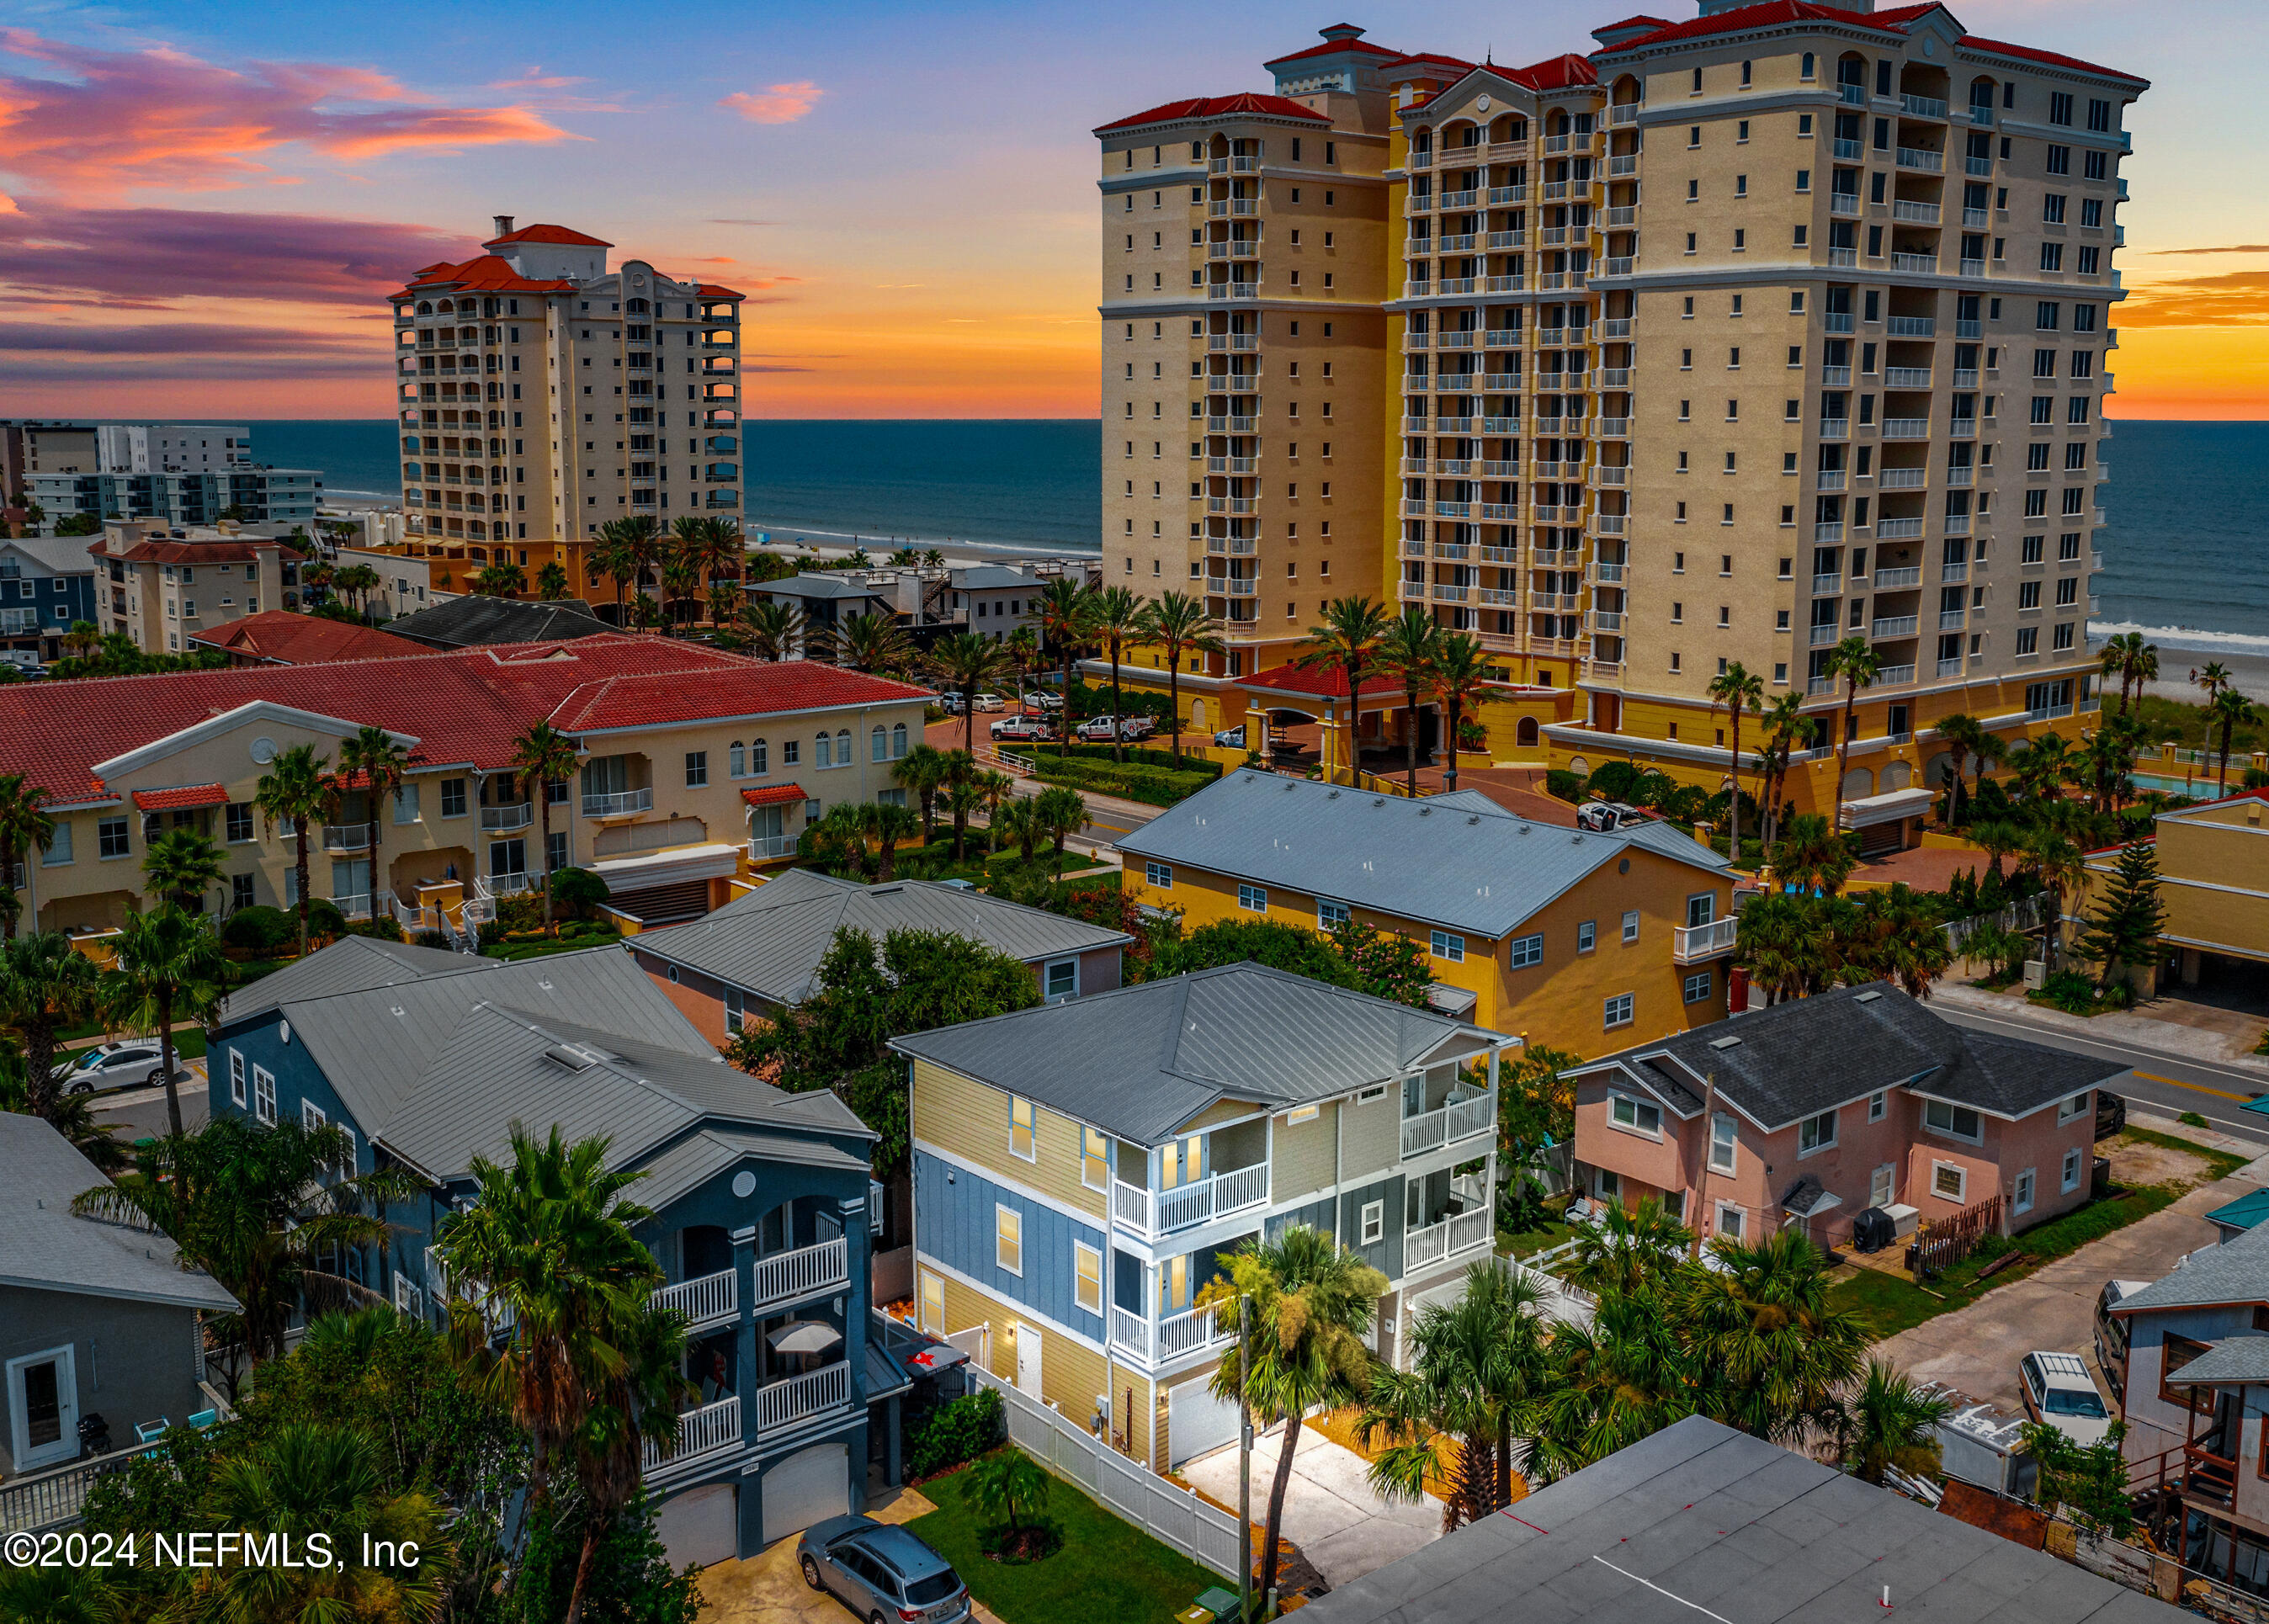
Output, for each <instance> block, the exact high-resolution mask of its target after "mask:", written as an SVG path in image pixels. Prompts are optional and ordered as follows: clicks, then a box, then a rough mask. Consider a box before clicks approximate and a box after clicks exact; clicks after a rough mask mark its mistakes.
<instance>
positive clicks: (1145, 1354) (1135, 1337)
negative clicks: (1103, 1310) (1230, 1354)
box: [1111, 1303, 1237, 1364]
mask: <svg viewBox="0 0 2269 1624" xmlns="http://www.w3.org/2000/svg"><path fill="white" fill-rule="evenodd" d="M1219 1318H1220V1316H1219V1314H1218V1311H1217V1310H1214V1309H1210V1308H1194V1309H1186V1310H1183V1311H1182V1312H1181V1313H1179V1314H1169V1315H1168V1316H1167V1317H1166V1318H1164V1319H1160V1320H1156V1321H1153V1320H1151V1319H1150V1318H1148V1317H1147V1316H1144V1315H1142V1314H1137V1313H1133V1312H1130V1311H1129V1310H1126V1309H1123V1308H1120V1306H1119V1305H1118V1304H1117V1303H1112V1305H1111V1340H1112V1342H1113V1343H1114V1344H1116V1345H1117V1346H1118V1347H1122V1348H1124V1349H1126V1350H1127V1352H1128V1353H1131V1354H1133V1355H1135V1357H1136V1358H1138V1359H1140V1360H1142V1362H1144V1363H1146V1364H1163V1363H1164V1362H1167V1361H1168V1360H1172V1359H1179V1358H1180V1357H1181V1356H1182V1355H1185V1354H1194V1353H1196V1352H1198V1351H1199V1350H1200V1349H1201V1348H1208V1347H1214V1346H1216V1344H1218V1343H1223V1342H1233V1341H1235V1340H1237V1332H1236V1330H1235V1329H1234V1327H1232V1328H1231V1329H1230V1330H1228V1331H1223V1330H1220V1329H1218V1328H1217V1321H1218V1319H1219Z"/></svg>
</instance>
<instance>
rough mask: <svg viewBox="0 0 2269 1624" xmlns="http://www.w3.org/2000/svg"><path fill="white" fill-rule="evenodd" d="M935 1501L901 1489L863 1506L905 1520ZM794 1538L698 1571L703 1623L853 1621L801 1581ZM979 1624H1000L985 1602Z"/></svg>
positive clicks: (879, 1516)
mask: <svg viewBox="0 0 2269 1624" xmlns="http://www.w3.org/2000/svg"><path fill="white" fill-rule="evenodd" d="M935 1510H937V1507H936V1505H935V1503H934V1502H931V1501H930V1500H928V1498H926V1497H925V1496H924V1495H922V1494H921V1493H920V1491H918V1490H915V1489H911V1488H902V1489H899V1490H898V1491H896V1492H895V1493H894V1494H893V1495H891V1498H890V1499H889V1500H887V1501H886V1502H882V1503H879V1504H876V1505H870V1506H868V1508H867V1515H868V1516H869V1517H873V1518H874V1519H875V1520H876V1522H878V1523H909V1522H912V1521H913V1519H914V1518H915V1517H920V1516H922V1515H923V1514H924V1513H925V1512H929V1511H935ZM795 1544H796V1542H795V1539H794V1538H793V1537H791V1538H789V1539H775V1540H773V1541H772V1544H770V1545H768V1546H765V1548H764V1549H763V1550H762V1551H760V1552H758V1554H756V1555H754V1556H751V1557H749V1558H747V1559H746V1560H744V1561H733V1562H719V1563H718V1564H717V1565H716V1566H715V1567H713V1568H705V1569H702V1570H701V1617H702V1619H703V1620H705V1624H856V1619H855V1615H854V1614H853V1613H852V1612H851V1610H850V1609H849V1608H848V1607H846V1606H844V1605H843V1604H842V1603H841V1602H840V1601H839V1600H837V1599H836V1598H835V1597H834V1596H833V1595H831V1594H830V1593H828V1592H826V1591H815V1590H813V1589H812V1588H811V1587H810V1586H809V1585H808V1584H806V1583H804V1582H803V1575H802V1573H801V1572H799V1571H798V1570H797V1569H796V1565H795ZM974 1612H975V1614H976V1617H977V1619H978V1620H979V1624H1000V1620H998V1619H997V1618H995V1617H994V1615H993V1613H991V1612H990V1611H989V1610H988V1609H987V1608H986V1607H985V1606H981V1605H979V1606H977V1607H976V1608H975V1609H974Z"/></svg>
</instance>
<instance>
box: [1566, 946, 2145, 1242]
mask: <svg viewBox="0 0 2269 1624" xmlns="http://www.w3.org/2000/svg"><path fill="white" fill-rule="evenodd" d="M2125 1069H2126V1068H2125V1067H2122V1066H2117V1065H2115V1064H2113V1063H2111V1062H2110V1061H2107V1060H2100V1059H2094V1058H2093V1057H2090V1056H2087V1055H2080V1054H2072V1053H2067V1052H2065V1051H2063V1050H2060V1049H2051V1048H2049V1047H2047V1046H2045V1045H2040V1044H2033V1043H2026V1042H2023V1041H2021V1040H2020V1039H2014V1038H2007V1037H1989V1036H1987V1035H1985V1034H1984V1033H1980V1032H1976V1031H1971V1030H1966V1029H1964V1028H1962V1027H1957V1026H1955V1025H1952V1024H1951V1023H1949V1022H1945V1021H1941V1020H1940V1019H1939V1018H1938V1017H1937V1016H1936V1015H1933V1014H1931V1013H1930V1011H1929V1010H1927V1009H1925V1008H1924V1007H1923V1006H1922V1005H1921V1004H1919V1003H1918V1002H1916V1001H1915V1000H1913V999H1911V998H1909V997H1908V996H1907V995H1906V994H1905V993H1902V992H1899V991H1898V990H1897V989H1896V988H1895V987H1893V986H1891V985H1888V984H1887V983H1881V982H1877V983H1874V984H1872V985H1866V986H1859V987H1843V988H1838V989H1837V991H1835V992H1832V993H1823V994H1822V995H1821V996H1819V997H1816V998H1807V999H1800V1000H1793V1001H1791V1002H1787V1003H1782V1004H1776V1005H1774V1006H1773V1007H1772V1008H1769V1009H1761V1010H1756V1011H1754V1012H1752V1013H1750V1014H1748V1015H1741V1016H1738V1017H1735V1018H1732V1019H1728V1020H1724V1021H1719V1022H1715V1023H1713V1024H1711V1025H1709V1026H1703V1027H1697V1028H1696V1029H1694V1030H1691V1031H1688V1032H1682V1033H1680V1034H1678V1035H1677V1036H1675V1037H1667V1038H1664V1039H1662V1040H1661V1041H1659V1042H1657V1043H1652V1044H1644V1045H1639V1046H1638V1047H1637V1048H1633V1049H1626V1050H1624V1051H1623V1052H1621V1053H1619V1054H1611V1055H1608V1056H1607V1057H1606V1058H1605V1059H1599V1060H1594V1061H1593V1062H1591V1063H1590V1064H1588V1065H1586V1066H1583V1067H1578V1068H1577V1069H1576V1071H1575V1072H1574V1073H1573V1074H1572V1076H1573V1080H1574V1082H1575V1086H1576V1163H1577V1170H1578V1176H1579V1177H1580V1178H1581V1179H1582V1180H1583V1183H1584V1188H1585V1192H1586V1193H1588V1194H1591V1195H1593V1196H1597V1197H1599V1198H1600V1199H1602V1200H1615V1201H1619V1202H1621V1203H1622V1204H1624V1205H1626V1206H1629V1205H1633V1204H1635V1203H1637V1201H1638V1200H1640V1199H1642V1198H1643V1197H1645V1196H1649V1195H1652V1196H1658V1197H1659V1198H1660V1199H1661V1200H1663V1202H1664V1203H1665V1204H1666V1205H1667V1207H1670V1208H1671V1209H1672V1210H1673V1211H1674V1212H1676V1213H1678V1214H1680V1215H1681V1217H1683V1218H1684V1220H1685V1221H1686V1222H1688V1223H1689V1224H1690V1225H1692V1226H1693V1227H1695V1228H1696V1229H1700V1230H1701V1232H1702V1233H1703V1234H1704V1235H1705V1236H1712V1235H1724V1236H1733V1237H1737V1238H1741V1239H1745V1240H1755V1239H1757V1238H1759V1237H1760V1236H1763V1235H1764V1234H1766V1233H1768V1232H1770V1230H1773V1229H1779V1228H1781V1227H1782V1226H1783V1225H1785V1224H1789V1223H1798V1224H1801V1225H1802V1226H1803V1227H1804V1229H1805V1232H1806V1233H1807V1235H1809V1236H1811V1237H1812V1239H1813V1240H1814V1242H1815V1243H1817V1244H1820V1245H1822V1246H1837V1245H1842V1244H1846V1243H1848V1242H1849V1241H1850V1239H1851V1221H1852V1219H1853V1218H1854V1217H1856V1216H1857V1215H1858V1214H1859V1213H1861V1212H1863V1211H1865V1210H1866V1209H1867V1208H1868V1207H1894V1206H1904V1207H1913V1208H1915V1209H1916V1210H1917V1212H1918V1214H1919V1217H1920V1220H1921V1221H1922V1222H1930V1221H1931V1220H1933V1219H1941V1218H1949V1217H1952V1216H1953V1215H1954V1214H1956V1213H1959V1212H1961V1211H1962V1209H1963V1208H1964V1207H1973V1206H1976V1205H1977V1203H1979V1202H1981V1201H1983V1200H1985V1199H1986V1198H1987V1197H1989V1196H1991V1195H1993V1194H1995V1193H1997V1192H1998V1193H1999V1194H2000V1195H2001V1196H2002V1197H2003V1198H2004V1199H2005V1200H2006V1202H2007V1222H2008V1224H2009V1227H2010V1229H2012V1230H2013V1231H2014V1230H2017V1229H2027V1228H2029V1227H2030V1226H2031V1225H2033V1224H2036V1223H2038V1222H2041V1221H2043V1220H2044V1219H2046V1218H2051V1217H2053V1216H2055V1215H2056V1214H2058V1213H2061V1212H2064V1211H2066V1210H2067V1209H2069V1208H2071V1207H2077V1206H2078V1205H2080V1203H2081V1202H2082V1201H2084V1200H2087V1199H2088V1184H2089V1175H2090V1163H2091V1161H2092V1157H2091V1155H2090V1147H2091V1146H2092V1144H2093V1143H2094V1140H2095V1088H2096V1086H2097V1085H2098V1084H2099V1083H2102V1082H2103V1081H2108V1080H2109V1079H2110V1078H2112V1077H2115V1076H2117V1075H2119V1074H2121V1073H2122V1072H2124V1071H2125Z"/></svg>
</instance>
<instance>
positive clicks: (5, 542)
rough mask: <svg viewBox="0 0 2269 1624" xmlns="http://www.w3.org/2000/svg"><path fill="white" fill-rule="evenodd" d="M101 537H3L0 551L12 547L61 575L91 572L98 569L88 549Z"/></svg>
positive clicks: (0, 540)
mask: <svg viewBox="0 0 2269 1624" xmlns="http://www.w3.org/2000/svg"><path fill="white" fill-rule="evenodd" d="M101 539H102V538H101V537H100V536H99V535H18V536H8V537H0V553H4V552H7V551H9V550H11V549H12V550H15V551H17V552H19V553H22V554H23V555H24V556H25V557H26V558H29V559H31V560H32V561H33V563H35V564H37V565H40V566H41V568H42V569H45V570H48V571H51V572H54V573H55V574H57V575H91V574H92V573H93V572H94V559H93V558H92V557H90V556H89V555H88V552H87V549H88V548H89V547H91V546H92V545H93V544H94V543H97V542H100V540H101Z"/></svg>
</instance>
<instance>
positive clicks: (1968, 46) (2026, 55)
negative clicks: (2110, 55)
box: [1960, 33, 2151, 87]
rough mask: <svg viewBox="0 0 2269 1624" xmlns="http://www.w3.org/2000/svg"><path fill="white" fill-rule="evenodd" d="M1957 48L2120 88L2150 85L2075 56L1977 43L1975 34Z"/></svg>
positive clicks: (1998, 43) (2001, 43)
mask: <svg viewBox="0 0 2269 1624" xmlns="http://www.w3.org/2000/svg"><path fill="white" fill-rule="evenodd" d="M1960 45H1961V48H1962V49H1963V50H1965V51H1969V52H1972V53H1974V54H1975V55H1980V56H2014V57H2015V58H2017V59H2018V60H2019V61H2020V62H2037V63H2045V64H2047V65H2048V66H2049V67H2051V68H2069V69H2071V70H2073V72H2075V73H2093V74H2095V75H2098V76H2099V77H2101V78H2107V79H2117V80H2119V81H2120V82H2121V83H2122V84H2125V85H2136V86H2138V87H2141V86H2144V85H2149V84H2150V82H2151V81H2150V80H2148V79H2146V78H2138V77H2136V76H2135V75H2134V74H2132V73H2123V72H2121V71H2120V70H2118V69H2117V68H2106V67H2103V66H2101V65H2099V64H2098V63H2092V62H2082V61H2081V59H2080V58H2079V57H2077V56H2060V55H2058V54H2057V53H2056V52H2054V51H2040V50H2035V49H2034V48H2032V47H2031V46H2029V45H2010V44H2007V43H2005V42H2004V41H1999V40H1985V39H1980V38H1979V37H1978V36H1977V35H1976V34H1974V33H1965V34H1963V35H1962V39H1961V41H1960Z"/></svg>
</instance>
